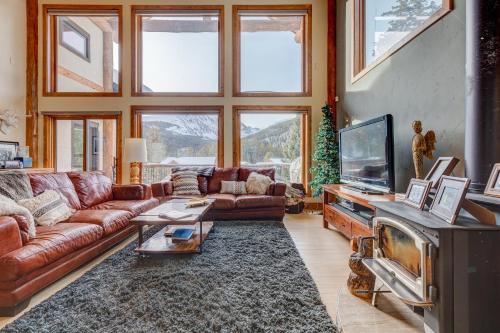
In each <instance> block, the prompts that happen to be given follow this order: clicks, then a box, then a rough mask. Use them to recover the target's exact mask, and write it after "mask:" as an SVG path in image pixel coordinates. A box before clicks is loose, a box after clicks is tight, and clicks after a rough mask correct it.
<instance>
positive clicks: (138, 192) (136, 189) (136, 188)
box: [113, 184, 147, 200]
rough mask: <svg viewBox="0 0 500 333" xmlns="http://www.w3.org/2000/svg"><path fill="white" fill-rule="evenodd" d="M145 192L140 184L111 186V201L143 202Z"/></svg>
mask: <svg viewBox="0 0 500 333" xmlns="http://www.w3.org/2000/svg"><path fill="white" fill-rule="evenodd" d="M145 190H146V191H147V188H145V187H144V186H143V185H142V184H137V185H135V184H134V185H113V200H145V199H146V193H145V192H146V191H145Z"/></svg>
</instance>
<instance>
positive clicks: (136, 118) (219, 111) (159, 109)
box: [130, 105, 224, 168]
mask: <svg viewBox="0 0 500 333" xmlns="http://www.w3.org/2000/svg"><path fill="white" fill-rule="evenodd" d="M130 113H131V115H132V118H131V124H130V136H131V137H132V138H141V137H142V115H143V114H179V113H181V114H216V115H218V117H219V118H218V132H217V165H216V166H217V167H221V168H222V167H224V106H223V105H192V106H189V105H177V106H176V105H132V106H131V107H130Z"/></svg>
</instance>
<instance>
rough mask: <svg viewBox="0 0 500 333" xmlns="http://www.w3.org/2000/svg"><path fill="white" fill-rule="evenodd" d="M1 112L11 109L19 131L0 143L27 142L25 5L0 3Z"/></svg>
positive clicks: (1, 137)
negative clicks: (15, 117) (16, 117)
mask: <svg viewBox="0 0 500 333" xmlns="http://www.w3.org/2000/svg"><path fill="white" fill-rule="evenodd" d="M0 45H1V50H0V110H4V109H10V110H11V111H13V112H14V113H15V114H16V115H17V116H18V117H19V122H18V127H17V128H14V129H12V131H11V132H10V134H9V135H5V134H3V133H1V132H0V140H1V141H17V142H20V144H21V145H24V142H25V133H24V132H25V123H26V119H25V117H24V115H25V114H26V105H25V103H26V1H22V0H1V1H0Z"/></svg>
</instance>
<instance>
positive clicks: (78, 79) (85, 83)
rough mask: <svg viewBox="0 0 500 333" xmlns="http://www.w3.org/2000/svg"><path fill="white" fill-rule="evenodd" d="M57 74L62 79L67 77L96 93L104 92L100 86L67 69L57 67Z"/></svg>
mask: <svg viewBox="0 0 500 333" xmlns="http://www.w3.org/2000/svg"><path fill="white" fill-rule="evenodd" d="M57 74H60V75H62V76H64V77H67V78H69V79H71V80H73V81H76V82H78V83H80V84H81V85H83V86H86V87H89V88H91V89H94V90H96V91H98V92H104V87H103V86H101V85H99V84H97V83H95V82H93V81H90V80H88V79H87V78H85V77H83V76H81V75H80V74H77V73H75V72H73V71H71V70H69V69H67V68H64V67H62V66H57Z"/></svg>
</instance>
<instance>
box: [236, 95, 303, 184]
mask: <svg viewBox="0 0 500 333" xmlns="http://www.w3.org/2000/svg"><path fill="white" fill-rule="evenodd" d="M268 111H272V112H284V113H298V114H301V115H302V119H301V126H300V131H301V138H302V139H301V140H300V154H301V156H302V176H301V178H302V182H303V185H304V188H305V189H306V193H307V194H309V193H310V189H309V182H310V179H311V174H310V172H309V169H310V168H311V160H312V158H311V153H312V150H311V119H312V112H311V107H310V106H304V105H302V106H292V105H281V106H278V105H235V106H233V166H235V167H239V166H240V158H241V137H240V135H241V133H240V128H241V114H242V113H266V112H268Z"/></svg>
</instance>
